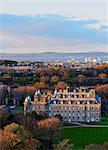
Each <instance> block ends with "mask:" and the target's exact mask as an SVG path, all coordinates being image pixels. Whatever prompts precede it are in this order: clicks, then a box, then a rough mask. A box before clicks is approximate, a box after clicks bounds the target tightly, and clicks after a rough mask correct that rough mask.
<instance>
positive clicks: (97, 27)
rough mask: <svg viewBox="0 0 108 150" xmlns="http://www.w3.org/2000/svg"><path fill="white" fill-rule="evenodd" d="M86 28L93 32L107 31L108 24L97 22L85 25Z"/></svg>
mask: <svg viewBox="0 0 108 150" xmlns="http://www.w3.org/2000/svg"><path fill="white" fill-rule="evenodd" d="M87 27H88V28H90V29H94V30H101V29H105V28H106V29H108V22H107V21H98V22H97V23H92V24H87Z"/></svg>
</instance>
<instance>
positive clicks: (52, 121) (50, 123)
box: [37, 117, 60, 128]
mask: <svg viewBox="0 0 108 150" xmlns="http://www.w3.org/2000/svg"><path fill="white" fill-rule="evenodd" d="M59 123H60V121H59V119H58V118H57V117H51V118H48V119H44V120H41V121H39V122H38V123H37V125H38V127H39V128H53V127H54V126H57V125H58V124H59Z"/></svg>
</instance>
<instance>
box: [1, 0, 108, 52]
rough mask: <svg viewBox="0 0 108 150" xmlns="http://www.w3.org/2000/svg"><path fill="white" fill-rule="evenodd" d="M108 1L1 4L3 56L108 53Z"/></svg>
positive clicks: (24, 0) (47, 0) (25, 0)
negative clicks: (45, 53)
mask: <svg viewBox="0 0 108 150" xmlns="http://www.w3.org/2000/svg"><path fill="white" fill-rule="evenodd" d="M107 7H108V3H107V0H0V20H1V23H0V52H2V53H6V52H9V53H21V52H23V53H34V52H36V53H39V52H49V51H51V52H85V51H86V52H91V51H103V52H105V51H108V47H107V46H108V36H107V33H108V20H107V18H108V11H107V9H108V8H107Z"/></svg>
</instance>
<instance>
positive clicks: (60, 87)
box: [56, 81, 66, 89]
mask: <svg viewBox="0 0 108 150" xmlns="http://www.w3.org/2000/svg"><path fill="white" fill-rule="evenodd" d="M56 88H57V89H65V88H66V83H65V82H63V81H60V82H58V83H57V85H56Z"/></svg>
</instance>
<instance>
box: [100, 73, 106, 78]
mask: <svg viewBox="0 0 108 150" xmlns="http://www.w3.org/2000/svg"><path fill="white" fill-rule="evenodd" d="M98 77H99V78H100V79H103V78H107V74H106V73H100V74H99V75H98Z"/></svg>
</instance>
